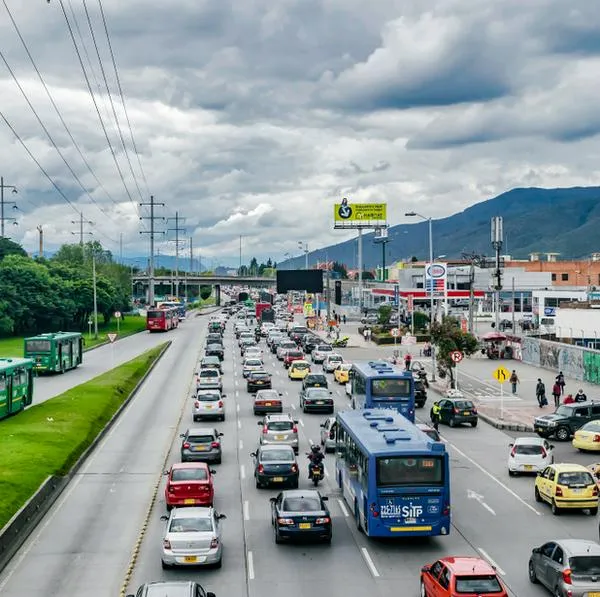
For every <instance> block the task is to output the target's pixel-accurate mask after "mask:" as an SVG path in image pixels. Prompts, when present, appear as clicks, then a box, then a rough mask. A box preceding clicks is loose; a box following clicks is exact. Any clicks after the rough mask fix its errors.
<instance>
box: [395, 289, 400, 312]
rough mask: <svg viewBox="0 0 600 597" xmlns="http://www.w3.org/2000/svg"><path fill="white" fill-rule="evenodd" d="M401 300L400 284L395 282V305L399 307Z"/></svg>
mask: <svg viewBox="0 0 600 597" xmlns="http://www.w3.org/2000/svg"><path fill="white" fill-rule="evenodd" d="M399 301H400V285H399V284H394V305H395V306H396V307H397V306H398V303H399Z"/></svg>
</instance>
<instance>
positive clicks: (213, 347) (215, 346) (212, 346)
mask: <svg viewBox="0 0 600 597" xmlns="http://www.w3.org/2000/svg"><path fill="white" fill-rule="evenodd" d="M206 350H223V345H222V344H215V343H214V342H213V343H211V344H209V345H208V346H207V347H206Z"/></svg>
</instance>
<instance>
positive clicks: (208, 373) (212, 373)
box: [200, 369, 219, 377]
mask: <svg viewBox="0 0 600 597" xmlns="http://www.w3.org/2000/svg"><path fill="white" fill-rule="evenodd" d="M200 377H219V372H218V371H217V370H216V369H202V371H200Z"/></svg>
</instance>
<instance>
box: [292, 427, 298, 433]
mask: <svg viewBox="0 0 600 597" xmlns="http://www.w3.org/2000/svg"><path fill="white" fill-rule="evenodd" d="M292 433H298V427H296V426H295V425H294V426H293V427H292Z"/></svg>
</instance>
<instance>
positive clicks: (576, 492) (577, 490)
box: [571, 489, 583, 495]
mask: <svg viewBox="0 0 600 597" xmlns="http://www.w3.org/2000/svg"><path fill="white" fill-rule="evenodd" d="M571 492H572V493H574V494H575V495H579V494H580V493H583V489H571Z"/></svg>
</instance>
